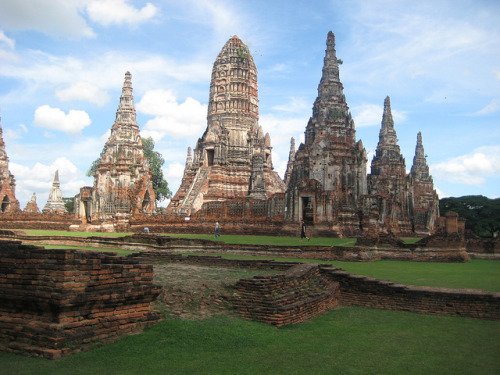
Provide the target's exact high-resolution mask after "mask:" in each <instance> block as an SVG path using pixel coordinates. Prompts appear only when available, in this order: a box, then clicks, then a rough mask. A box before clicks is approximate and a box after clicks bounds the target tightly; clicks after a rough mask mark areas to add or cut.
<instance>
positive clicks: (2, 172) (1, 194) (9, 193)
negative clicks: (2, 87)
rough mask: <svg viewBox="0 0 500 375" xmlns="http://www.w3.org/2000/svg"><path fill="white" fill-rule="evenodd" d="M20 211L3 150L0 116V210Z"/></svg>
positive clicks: (7, 161)
mask: <svg viewBox="0 0 500 375" xmlns="http://www.w3.org/2000/svg"><path fill="white" fill-rule="evenodd" d="M17 211H20V208H19V201H18V200H17V199H16V180H15V179H14V175H13V174H12V173H10V170H9V158H8V157H7V153H6V152H5V143H4V141H3V130H2V121H1V118H0V212H1V213H11V212H17Z"/></svg>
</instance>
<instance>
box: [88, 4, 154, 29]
mask: <svg viewBox="0 0 500 375" xmlns="http://www.w3.org/2000/svg"><path fill="white" fill-rule="evenodd" d="M158 11H159V9H158V8H157V7H155V6H154V5H153V4H151V3H147V4H146V5H145V6H144V7H143V8H141V9H136V8H134V7H133V6H131V5H130V4H129V1H128V0H98V1H92V2H90V3H89V4H88V5H87V14H88V15H89V17H90V19H91V20H92V21H94V22H96V23H99V24H101V25H103V26H110V25H112V24H116V25H122V24H125V23H126V24H129V25H135V24H139V23H142V22H146V21H149V20H150V19H152V18H154V16H156V15H157V14H158Z"/></svg>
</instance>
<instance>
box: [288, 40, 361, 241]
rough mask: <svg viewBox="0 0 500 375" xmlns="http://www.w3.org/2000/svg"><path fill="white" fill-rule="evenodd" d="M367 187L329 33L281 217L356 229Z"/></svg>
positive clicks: (341, 229) (342, 229) (328, 227)
mask: <svg viewBox="0 0 500 375" xmlns="http://www.w3.org/2000/svg"><path fill="white" fill-rule="evenodd" d="M287 182H288V181H287ZM366 191H367V186H366V151H365V149H364V147H363V144H362V142H361V141H359V142H356V131H355V128H354V121H353V120H352V117H351V114H350V112H349V107H348V106H347V103H346V99H345V96H344V93H343V85H342V83H341V82H340V78H339V66H338V61H337V56H336V52H335V36H334V34H333V33H332V32H331V31H330V32H329V33H328V37H327V41H326V54H325V58H324V65H323V73H322V77H321V81H320V83H319V86H318V97H317V99H316V101H315V102H314V106H313V114H312V117H311V118H310V120H309V122H308V124H307V127H306V131H305V144H301V145H300V146H299V149H298V151H297V152H296V154H295V162H294V165H293V171H292V174H291V176H290V181H289V182H288V187H287V194H286V208H287V209H286V220H288V221H290V222H298V221H300V220H305V221H306V222H309V223H311V224H312V223H314V225H315V226H318V227H319V226H323V227H324V229H325V230H334V231H338V232H339V233H345V234H348V233H353V232H356V231H357V230H358V228H359V220H358V217H357V212H358V210H359V203H360V197H361V196H362V195H363V194H366Z"/></svg>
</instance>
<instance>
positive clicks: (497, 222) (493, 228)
mask: <svg viewBox="0 0 500 375" xmlns="http://www.w3.org/2000/svg"><path fill="white" fill-rule="evenodd" d="M439 211H440V214H441V216H444V215H445V214H446V213H447V212H448V211H455V212H456V213H458V215H459V217H463V218H464V219H465V220H466V222H465V229H470V230H471V231H472V232H474V234H476V235H478V236H481V237H493V236H495V235H498V233H499V232H500V198H497V199H489V198H487V197H484V196H482V195H468V196H465V197H459V198H443V199H440V200H439Z"/></svg>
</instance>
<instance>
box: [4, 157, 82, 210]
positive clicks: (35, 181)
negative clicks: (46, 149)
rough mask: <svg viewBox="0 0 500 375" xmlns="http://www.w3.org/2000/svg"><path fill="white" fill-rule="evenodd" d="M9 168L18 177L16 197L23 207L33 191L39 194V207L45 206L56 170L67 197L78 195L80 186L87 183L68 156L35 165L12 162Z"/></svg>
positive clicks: (64, 194) (62, 189)
mask: <svg viewBox="0 0 500 375" xmlns="http://www.w3.org/2000/svg"><path fill="white" fill-rule="evenodd" d="M9 169H10V170H11V172H12V174H13V175H14V176H15V178H16V197H17V198H18V200H19V202H20V204H21V208H24V206H25V205H26V203H27V202H28V201H29V200H30V199H31V196H32V194H33V193H36V195H37V205H38V208H40V210H41V209H42V208H43V206H44V205H45V203H46V201H47V199H48V196H49V191H50V188H51V187H52V182H53V181H54V175H55V172H56V171H59V181H60V182H61V191H62V193H63V196H65V197H68V196H70V197H71V196H74V195H76V194H77V193H78V191H79V189H80V187H82V186H84V185H85V181H84V180H83V179H82V178H81V176H82V173H81V172H80V171H79V170H78V168H77V167H76V166H75V165H74V164H73V163H72V162H71V161H70V160H68V159H67V158H66V157H59V158H57V159H56V160H54V161H53V162H52V163H51V164H43V163H40V162H37V163H35V165H33V167H29V166H26V165H22V164H17V163H13V162H11V163H9Z"/></svg>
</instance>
